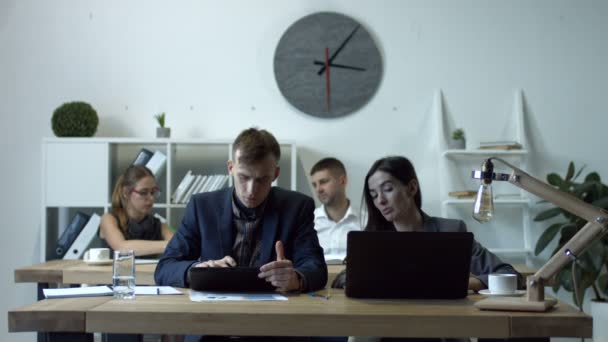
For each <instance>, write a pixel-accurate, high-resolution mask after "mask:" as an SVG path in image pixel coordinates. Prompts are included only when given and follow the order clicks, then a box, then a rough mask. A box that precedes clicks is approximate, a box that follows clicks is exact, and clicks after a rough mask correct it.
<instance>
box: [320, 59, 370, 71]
mask: <svg viewBox="0 0 608 342" xmlns="http://www.w3.org/2000/svg"><path fill="white" fill-rule="evenodd" d="M313 64H315V65H325V62H321V61H314V62H313ZM329 66H332V67H334V68H341V69H349V70H357V71H365V68H360V67H354V66H350V65H344V64H334V63H329Z"/></svg>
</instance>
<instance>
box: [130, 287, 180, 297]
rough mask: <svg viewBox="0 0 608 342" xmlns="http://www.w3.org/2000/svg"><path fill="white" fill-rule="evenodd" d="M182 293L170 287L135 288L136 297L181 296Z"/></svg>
mask: <svg viewBox="0 0 608 342" xmlns="http://www.w3.org/2000/svg"><path fill="white" fill-rule="evenodd" d="M181 294H182V293H181V292H180V291H178V290H177V289H175V288H174V287H171V286H135V295H136V296H145V295H181Z"/></svg>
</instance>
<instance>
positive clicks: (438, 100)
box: [432, 90, 533, 261]
mask: <svg viewBox="0 0 608 342" xmlns="http://www.w3.org/2000/svg"><path fill="white" fill-rule="evenodd" d="M443 100H444V99H443V94H442V92H441V90H437V91H436V92H435V94H434V100H433V107H432V108H433V109H432V111H433V115H434V117H435V118H436V120H437V121H436V125H437V127H438V137H439V151H440V153H439V165H440V170H443V171H442V174H441V177H440V180H439V191H440V196H439V198H440V202H441V215H442V216H443V217H447V218H455V219H461V220H463V221H464V222H465V223H466V225H467V229H468V230H469V231H471V232H473V233H474V234H475V239H477V241H479V242H480V243H481V244H482V245H484V246H485V247H486V248H488V249H489V250H490V251H492V252H493V253H495V254H497V255H499V256H500V257H502V258H505V259H508V260H509V259H511V260H514V259H518V260H522V259H523V260H526V261H527V260H528V258H527V257H528V256H529V255H530V253H531V252H532V251H533V247H532V241H531V232H530V230H531V227H530V226H531V219H530V204H531V202H530V199H529V198H528V196H527V194H526V193H525V192H524V191H523V190H521V189H518V188H517V187H514V186H512V185H511V184H507V183H506V182H493V183H492V188H493V194H494V209H495V214H494V219H493V220H492V221H491V222H489V223H486V224H483V225H482V224H480V223H478V222H477V221H475V220H474V219H473V218H472V216H471V213H472V209H473V203H474V198H455V197H450V196H449V195H448V193H449V192H452V191H464V190H477V189H478V188H479V180H475V179H471V170H473V169H479V168H480V167H481V163H482V162H483V160H484V159H486V158H488V157H491V156H497V157H500V158H503V159H505V160H507V161H508V162H510V163H513V165H515V166H517V167H520V168H522V169H524V170H525V169H526V168H527V157H528V155H529V151H528V149H527V146H528V145H527V143H526V135H525V127H524V106H523V94H522V91H521V90H516V91H515V92H514V94H513V103H512V113H511V117H510V119H509V121H510V122H511V124H512V127H511V129H510V130H507V132H508V133H507V134H509V135H510V136H509V137H507V138H508V139H509V140H513V141H516V142H518V143H519V144H521V146H522V147H521V149H513V150H504V149H478V148H477V146H467V148H466V149H449V148H448V145H449V143H448V142H449V138H450V132H451V131H452V130H453V129H454V128H455V127H449V124H448V122H449V121H450V120H449V118H447V117H446V116H447V115H446V113H445V111H444V108H443ZM465 131H466V129H465ZM501 140H502V139H501ZM503 171H504V172H507V171H509V170H504V169H503V165H496V172H503Z"/></svg>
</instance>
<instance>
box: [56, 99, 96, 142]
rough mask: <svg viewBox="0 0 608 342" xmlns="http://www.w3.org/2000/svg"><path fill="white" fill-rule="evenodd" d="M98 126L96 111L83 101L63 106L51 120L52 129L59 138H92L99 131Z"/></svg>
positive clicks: (58, 108)
mask: <svg viewBox="0 0 608 342" xmlns="http://www.w3.org/2000/svg"><path fill="white" fill-rule="evenodd" d="M98 124H99V118H98V117H97V112H96V111H95V109H93V107H91V105H90V104H88V103H86V102H82V101H75V102H67V103H64V104H62V105H61V106H59V107H57V109H55V111H54V112H53V116H52V118H51V127H52V129H53V132H54V133H55V135H56V136H58V137H91V136H93V134H95V132H96V131H97V125H98Z"/></svg>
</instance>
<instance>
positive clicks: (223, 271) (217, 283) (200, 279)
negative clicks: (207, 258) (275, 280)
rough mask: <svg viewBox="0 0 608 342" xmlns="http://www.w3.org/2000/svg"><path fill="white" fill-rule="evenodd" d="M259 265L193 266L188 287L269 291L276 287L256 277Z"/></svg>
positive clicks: (237, 290)
mask: <svg viewBox="0 0 608 342" xmlns="http://www.w3.org/2000/svg"><path fill="white" fill-rule="evenodd" d="M259 273H260V268H259V267H193V268H191V269H190V288H191V289H192V290H195V291H227V292H271V291H274V290H275V289H276V288H275V287H274V286H272V284H271V283H269V282H267V281H266V280H265V279H261V278H258V274H259Z"/></svg>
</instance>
